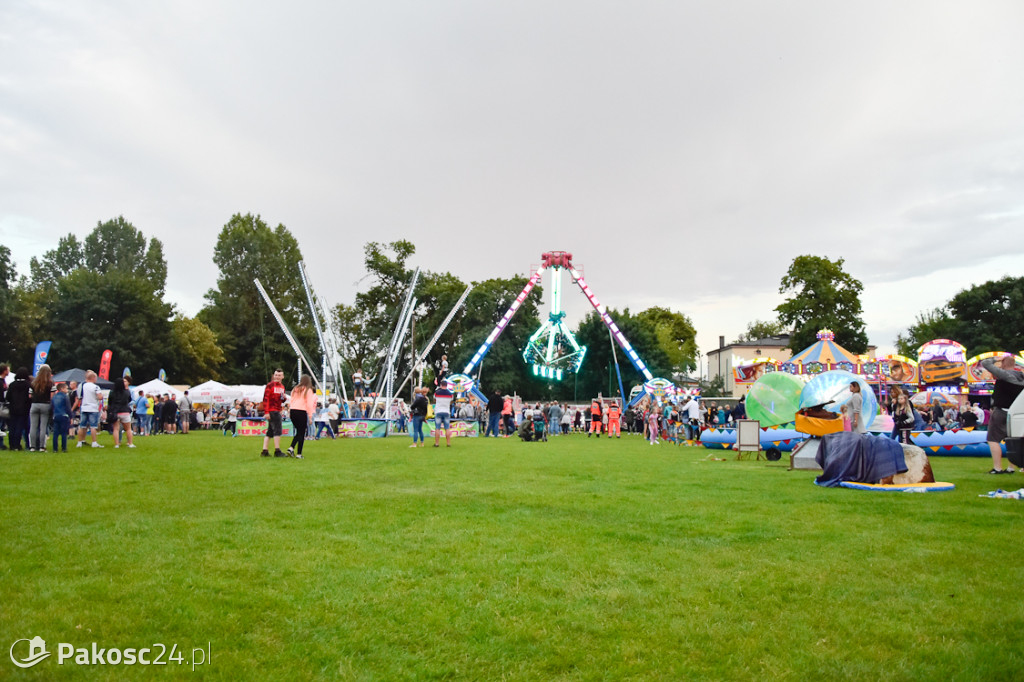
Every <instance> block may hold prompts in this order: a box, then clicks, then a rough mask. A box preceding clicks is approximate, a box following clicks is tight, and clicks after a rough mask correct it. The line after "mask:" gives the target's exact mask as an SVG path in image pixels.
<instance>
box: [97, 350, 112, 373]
mask: <svg viewBox="0 0 1024 682" xmlns="http://www.w3.org/2000/svg"><path fill="white" fill-rule="evenodd" d="M112 357H114V351H112V350H110V349H109V348H108V349H107V350H105V351H103V357H102V358H100V372H99V374H100V379H103V380H104V381H110V359H111V358H112Z"/></svg>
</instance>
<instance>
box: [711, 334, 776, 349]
mask: <svg viewBox="0 0 1024 682" xmlns="http://www.w3.org/2000/svg"><path fill="white" fill-rule="evenodd" d="M789 337H790V335H789V334H778V335H777V336H769V337H766V338H763V339H755V340H753V341H737V342H735V343H727V344H725V347H726V348H728V347H729V346H751V347H760V346H768V347H774V348H782V347H783V346H786V345H788V344H789Z"/></svg>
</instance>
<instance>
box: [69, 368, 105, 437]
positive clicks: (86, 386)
mask: <svg viewBox="0 0 1024 682" xmlns="http://www.w3.org/2000/svg"><path fill="white" fill-rule="evenodd" d="M78 400H79V404H80V405H81V410H82V412H81V415H82V416H81V419H80V421H79V422H78V443H76V444H75V447H77V448H80V447H82V446H83V445H85V432H86V431H91V432H92V433H91V435H92V446H93V447H94V448H102V447H103V446H102V445H100V444H99V443H97V442H96V434H97V433H99V430H100V411H101V410H102V409H103V393H102V392H101V391H100V387H99V386H97V385H96V372H94V371H92V370H91V369H90V370H89V371H88V372H86V373H85V383H83V384H82V385H81V386H79V387H78Z"/></svg>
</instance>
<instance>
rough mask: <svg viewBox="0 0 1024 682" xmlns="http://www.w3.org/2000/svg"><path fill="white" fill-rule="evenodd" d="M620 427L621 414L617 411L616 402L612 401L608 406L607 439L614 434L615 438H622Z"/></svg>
mask: <svg viewBox="0 0 1024 682" xmlns="http://www.w3.org/2000/svg"><path fill="white" fill-rule="evenodd" d="M621 426H622V412H621V411H620V410H619V403H618V401H617V400H613V401H612V404H611V405H609V406H608V437H609V438H611V437H612V434H613V433H614V434H615V437H616V438H622V431H621V428H620V427H621Z"/></svg>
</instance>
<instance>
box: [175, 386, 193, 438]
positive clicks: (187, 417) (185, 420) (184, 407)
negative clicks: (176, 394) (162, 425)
mask: <svg viewBox="0 0 1024 682" xmlns="http://www.w3.org/2000/svg"><path fill="white" fill-rule="evenodd" d="M178 414H180V415H181V432H182V433H184V434H188V427H189V426H191V424H190V422H191V421H192V399H191V398H189V397H188V391H185V392H184V393H183V394H182V396H181V397H180V398H178Z"/></svg>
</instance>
